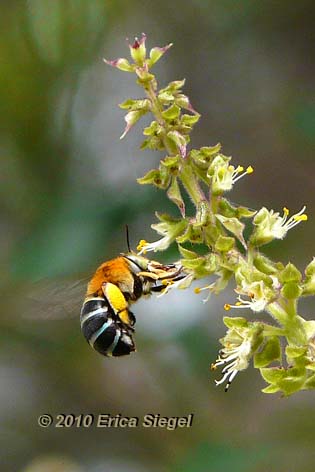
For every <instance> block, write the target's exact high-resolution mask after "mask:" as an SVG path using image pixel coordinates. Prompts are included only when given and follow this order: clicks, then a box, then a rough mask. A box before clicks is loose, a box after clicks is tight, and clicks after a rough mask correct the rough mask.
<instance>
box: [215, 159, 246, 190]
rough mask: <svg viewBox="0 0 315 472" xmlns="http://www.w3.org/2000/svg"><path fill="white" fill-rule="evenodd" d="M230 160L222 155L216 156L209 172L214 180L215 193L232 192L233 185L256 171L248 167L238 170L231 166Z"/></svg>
mask: <svg viewBox="0 0 315 472" xmlns="http://www.w3.org/2000/svg"><path fill="white" fill-rule="evenodd" d="M229 161H230V158H227V157H225V156H223V155H221V154H219V155H218V156H216V157H215V158H214V160H213V161H212V164H211V166H210V168H209V171H208V177H211V178H212V190H213V192H214V193H222V192H227V191H228V190H231V189H232V187H233V184H235V182H237V181H238V180H239V179H241V178H242V177H244V176H245V175H247V174H252V173H253V172H254V169H253V167H252V166H248V167H247V169H246V170H244V167H242V166H237V167H236V168H235V167H234V166H232V165H230V164H229Z"/></svg>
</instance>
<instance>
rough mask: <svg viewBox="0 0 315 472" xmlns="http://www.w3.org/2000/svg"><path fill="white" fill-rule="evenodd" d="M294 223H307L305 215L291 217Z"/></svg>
mask: <svg viewBox="0 0 315 472" xmlns="http://www.w3.org/2000/svg"><path fill="white" fill-rule="evenodd" d="M293 219H294V221H307V215H306V214H305V213H304V214H303V215H297V216H294V217H293Z"/></svg>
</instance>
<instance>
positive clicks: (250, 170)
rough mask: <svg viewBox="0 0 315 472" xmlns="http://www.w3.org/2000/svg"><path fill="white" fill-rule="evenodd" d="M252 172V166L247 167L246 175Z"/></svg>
mask: <svg viewBox="0 0 315 472" xmlns="http://www.w3.org/2000/svg"><path fill="white" fill-rule="evenodd" d="M253 172H254V168H253V167H252V166H248V167H247V169H246V174H252V173H253Z"/></svg>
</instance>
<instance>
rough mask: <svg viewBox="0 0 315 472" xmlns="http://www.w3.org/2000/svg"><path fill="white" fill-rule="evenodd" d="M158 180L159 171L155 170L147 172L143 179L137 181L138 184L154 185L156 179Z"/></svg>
mask: <svg viewBox="0 0 315 472" xmlns="http://www.w3.org/2000/svg"><path fill="white" fill-rule="evenodd" d="M159 178H160V171H159V170H157V169H152V170H149V172H147V173H146V174H145V175H144V176H143V177H140V178H139V179H137V182H138V184H141V185H147V184H154V183H155V180H156V179H159Z"/></svg>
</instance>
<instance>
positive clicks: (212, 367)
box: [210, 362, 217, 370]
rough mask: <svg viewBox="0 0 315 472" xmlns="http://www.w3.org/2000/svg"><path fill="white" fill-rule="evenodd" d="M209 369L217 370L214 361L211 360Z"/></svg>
mask: <svg viewBox="0 0 315 472" xmlns="http://www.w3.org/2000/svg"><path fill="white" fill-rule="evenodd" d="M210 370H217V366H216V364H215V363H214V362H212V364H210Z"/></svg>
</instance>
